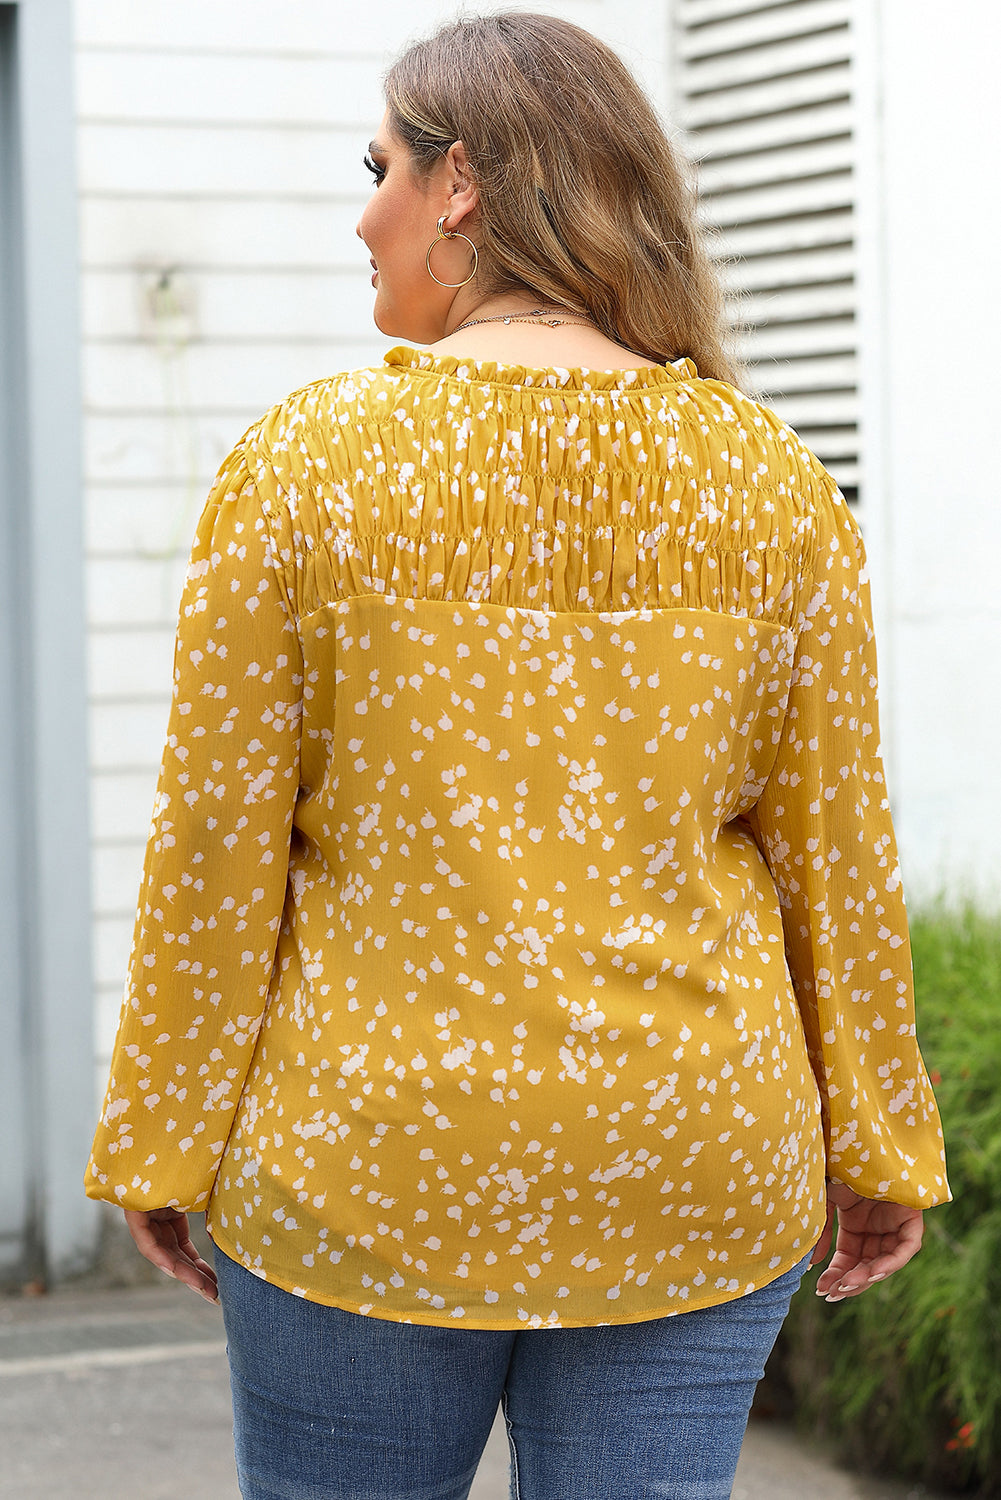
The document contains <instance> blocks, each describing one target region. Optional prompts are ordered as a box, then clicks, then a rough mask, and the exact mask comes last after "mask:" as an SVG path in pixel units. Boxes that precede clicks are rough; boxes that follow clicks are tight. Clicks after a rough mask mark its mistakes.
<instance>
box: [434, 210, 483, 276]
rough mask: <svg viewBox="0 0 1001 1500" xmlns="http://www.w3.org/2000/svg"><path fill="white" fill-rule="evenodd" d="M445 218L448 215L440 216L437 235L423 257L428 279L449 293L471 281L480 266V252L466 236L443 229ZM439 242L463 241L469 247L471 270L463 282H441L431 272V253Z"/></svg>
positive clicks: (453, 230)
mask: <svg viewBox="0 0 1001 1500" xmlns="http://www.w3.org/2000/svg"><path fill="white" fill-rule="evenodd" d="M447 218H448V214H442V216H441V218H440V219H439V220H438V233H437V234H436V235H435V237H434V239H433V240H432V241H431V243H430V245H429V246H428V253H427V255H426V256H425V257H424V264H425V265H426V266H427V268H428V275H429V276H430V278H431V280H432V281H437V282H438V285H439V286H447V287H448V288H449V289H450V290H451V291H455V290H456V288H457V287H460V286H468V285H469V283H470V282H471V281H472V279H473V277H474V276H475V275H476V272H477V270H478V268H479V264H480V252H479V251H478V250H477V248H476V246H475V245H474V244H473V242H472V240H471V239H470V238H469V235H468V234H460V233H459V231H458V229H451V230H449V229H446V228H445V220H446V219H447ZM439 240H465V242H466V244H467V245H468V246H469V248H470V250H472V252H473V269H472V270H471V271H470V273H469V275H468V276H467V277H466V279H465V281H441V280H439V278H438V277H437V276H436V275H435V274H434V272H433V271H432V269H431V251H432V250H433V249H434V247H435V245H437V243H438V241H439Z"/></svg>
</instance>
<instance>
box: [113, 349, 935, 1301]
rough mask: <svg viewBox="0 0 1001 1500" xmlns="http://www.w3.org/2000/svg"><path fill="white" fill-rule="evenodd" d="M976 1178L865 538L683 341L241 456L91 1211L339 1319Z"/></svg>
mask: <svg viewBox="0 0 1001 1500" xmlns="http://www.w3.org/2000/svg"><path fill="white" fill-rule="evenodd" d="M825 1170H826V1171H827V1172H828V1173H829V1174H830V1175H831V1176H833V1177H835V1178H838V1179H840V1180H841V1181H844V1182H847V1183H849V1184H850V1185H851V1186H852V1187H853V1188H855V1189H857V1190H858V1191H859V1192H860V1193H863V1194H865V1195H867V1196H869V1197H874V1198H881V1197H888V1198H892V1199H895V1200H897V1201H899V1202H902V1203H907V1204H910V1205H920V1206H927V1205H931V1204H934V1203H939V1202H942V1201H944V1200H945V1199H947V1197H948V1188H947V1186H946V1179H945V1167H944V1162H943V1148H942V1136H941V1130H940V1126H939V1120H938V1115H937V1112H936V1108H935V1104H934V1101H933V1098H932V1094H931V1090H930V1087H929V1083H928V1079H927V1077H926V1074H925V1070H924V1068H923V1065H922V1062H921V1058H920V1055H919V1053H918V1048H917V1043H916V1041H915V1033H914V1015H913V1009H912V996H911V985H910V964H909V956H908V942H907V932H906V922H905V916H904V905H903V899H902V896H901V890H900V878H899V874H898V870H897V860H896V853H895V848H894V841H893V833H892V829H891V824H890V816H889V811H888V804H887V798H886V791H885V787H884V781H883V772H882V769H881V765H880V760H879V752H878V730H877V719H876V679H875V666H874V655H873V644H872V633H871V627H870V620H869V612H868V602H867V592H866V586H865V582H864V568H863V555H862V544H861V541H860V538H859V534H858V531H857V529H856V525H855V522H854V521H853V519H852V517H851V515H850V514H849V512H848V510H847V508H846V506H845V504H844V501H843V500H842V498H841V496H840V495H839V494H838V491H837V490H836V488H835V486H834V484H833V481H832V480H831V479H830V478H829V477H828V475H827V474H825V472H824V471H823V469H822V468H821V467H820V466H819V465H818V463H817V461H816V459H814V458H813V457H812V456H811V455H810V453H809V452H807V450H806V449H805V448H804V447H803V445H802V444H801V443H800V441H799V440H798V439H797V437H796V436H795V434H794V433H793V432H791V431H790V430H789V429H788V428H787V427H785V426H784V425H783V424H782V423H781V422H780V421H779V419H778V418H777V417H776V416H775V415H774V414H773V413H771V412H769V411H767V410H765V409H763V408H762V407H760V406H758V405H756V404H755V403H753V402H752V401H750V400H748V399H747V398H745V397H744V396H741V395H739V394H738V393H737V392H735V391H734V390H733V389H732V388H731V387H729V386H727V385H723V384H721V383H719V382H716V381H712V380H702V379H699V378H698V376H697V374H696V371H695V369H694V366H692V365H691V364H690V363H689V362H688V361H685V360H682V361H679V362H678V363H677V365H674V366H668V367H666V368H663V369H653V370H639V371H628V372H622V371H619V372H614V371H613V372H595V371H583V372H582V371H580V370H570V371H567V370H528V369H523V368H516V367H509V366H498V365H494V364H489V363H479V364H472V363H470V362H466V361H460V360H457V359H455V358H436V357H434V356H433V355H431V354H429V353H427V352H424V351H418V350H414V349H410V348H404V347H400V348H397V349H394V350H393V351H392V352H391V353H390V354H389V355H388V356H387V359H386V362H385V365H384V366H382V367H379V368H375V369H369V370H361V371H354V372H351V373H349V374H340V375H337V376H334V377H333V378H331V379H329V380H324V381H320V382H319V383H317V384H314V385H311V386H308V387H306V388H305V389H304V390H302V391H299V392H296V393H295V394H294V395H292V396H290V397H289V398H288V399H287V400H286V401H284V402H283V403H282V404H281V405H280V406H277V407H276V408H274V410H272V411H271V412H269V413H268V414H267V416H265V417H264V418H263V419H262V421H261V422H259V423H258V424H257V425H256V426H255V427H253V428H252V429H251V430H250V431H249V433H248V434H247V435H246V436H245V438H244V439H243V441H242V442H241V443H240V444H239V445H238V446H237V447H236V449H235V450H234V452H233V453H232V455H231V456H230V458H229V459H228V460H227V462H226V463H225V465H224V466H223V469H222V471H221V473H220V475H219V478H218V480H217V482H216V484H215V487H214V489H213V491H212V494H211V496H210V499H209V502H208V505H207V507H206V510H205V512H204V515H203V517H202V520H201V524H200V526H199V529H198V534H197V539H196V542H195V547H194V552H193V555H192V560H191V566H190V570H189V573H188V579H187V584H186V588H185V593H184V598H183V601H182V606H181V617H180V628H179V634H178V643H177V654H176V662H175V673H174V698H173V708H172V713H171V719H170V728H169V735H168V739H167V746H166V750H165V752H164V759H163V767H162V772H161V776H160V785H159V791H158V795H157V800H156V807H155V811H154V815H153V825H152V829H151V834H150V841H149V847H148V853H147V858H146V867H145V874H144V881H143V887H142V893H141V897H140V903H139V912H138V918H137V925H136V934H135V942H134V946H133V952H132V958H131V965H130V975H129V981H128V987H127V993H126V998H125V1004H124V1009H123V1013H122V1021H121V1027H120V1031H119V1035H118V1040H117V1045H116V1048H115V1054H114V1060H113V1064H112V1072H111V1081H110V1084H109V1088H108V1094H107V1099H106V1102H105V1106H104V1113H103V1117H102V1121H101V1125H100V1128H99V1129H98V1132H97V1138H96V1141H95V1145H94V1154H93V1159H92V1162H91V1165H90V1169H89V1175H88V1191H89V1192H90V1194H91V1195H92V1196H94V1197H97V1198H105V1199H107V1200H109V1201H110V1202H113V1203H118V1204H121V1205H122V1206H124V1207H130V1208H156V1207H160V1206H163V1205H167V1204H173V1205H177V1206H179V1207H181V1208H191V1209H207V1211H208V1216H209V1223H210V1227H211V1232H212V1235H213V1237H214V1238H215V1240H216V1243H217V1244H218V1245H219V1247H220V1248H221V1249H222V1250H224V1251H225V1252H226V1254H227V1255H229V1256H231V1257H233V1258H234V1259H236V1260H238V1261H241V1262H242V1263H243V1264H244V1265H246V1266H248V1267H250V1268H251V1269H252V1270H254V1271H256V1272H258V1273H259V1274H260V1275H261V1276H263V1277H265V1278H266V1279H267V1280H269V1281H271V1282H274V1283H275V1284H277V1285H278V1286H281V1287H285V1288H287V1289H288V1290H290V1291H293V1292H296V1293H298V1294H300V1295H303V1296H306V1297H308V1298H312V1299H314V1300H316V1301H318V1302H326V1303H331V1304H334V1305H336V1306H338V1307H342V1308H346V1309H349V1310H353V1311H355V1312H359V1313H371V1314H374V1315H375V1316H377V1317H385V1318H390V1319H397V1320H413V1321H417V1322H424V1323H433V1324H441V1325H450V1326H452V1325H458V1326H462V1327H468V1328H518V1327H543V1326H547V1327H548V1326H555V1325H564V1326H569V1325H575V1324H578V1325H579V1324H594V1323H602V1322H625V1321H635V1320H640V1319H644V1318H652V1317H656V1316H661V1315H664V1314H667V1313H673V1312H678V1311H681V1310H683V1309H686V1308H693V1307H699V1306H703V1305H706V1304H711V1303H717V1302H723V1301H726V1300H728V1299H730V1298H734V1297H738V1296H741V1295H742V1294H744V1293H746V1292H749V1291H751V1290H753V1289H754V1288H755V1287H758V1286H761V1285H763V1284H764V1283H767V1282H768V1281H770V1280H772V1279H774V1278H775V1277H776V1276H778V1275H779V1274H781V1273H782V1272H783V1271H784V1270H786V1269H788V1268H789V1267H790V1266H792V1265H793V1264H794V1263H795V1262H797V1261H798V1260H799V1259H800V1258H801V1257H802V1256H803V1255H804V1253H805V1252H806V1251H807V1250H808V1249H809V1247H810V1246H811V1245H812V1244H813V1243H814V1241H815V1240H816V1238H817V1236H818V1234H819V1232H820V1229H821V1226H822V1223H823V1218H824V1175H825Z"/></svg>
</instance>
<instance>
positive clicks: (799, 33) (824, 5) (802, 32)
mask: <svg viewBox="0 0 1001 1500" xmlns="http://www.w3.org/2000/svg"><path fill="white" fill-rule="evenodd" d="M851 12H852V5H851V0H813V3H812V4H809V5H784V6H781V7H777V8H776V9H774V10H771V11H765V12H764V13H760V12H757V11H752V12H751V13H750V14H749V15H743V16H721V17H719V18H718V19H717V20H716V21H715V23H714V24H713V25H701V26H690V27H689V28H688V29H687V30H686V32H685V33H684V36H683V38H682V41H681V46H680V48H679V52H680V55H681V57H682V58H684V59H685V61H686V62H688V61H690V62H695V61H697V60H698V59H699V58H702V57H706V56H712V55H718V54H719V53H722V52H735V51H737V50H738V49H740V48H749V47H760V46H761V45H762V44H763V43H765V42H779V41H786V40H789V39H792V38H798V37H803V36H809V35H810V34H811V33H814V32H818V31H821V30H822V29H823V28H826V27H833V26H838V27H841V26H847V25H848V24H849V23H850V21H851ZM702 19H703V20H704V19H705V18H704V17H703V18H702Z"/></svg>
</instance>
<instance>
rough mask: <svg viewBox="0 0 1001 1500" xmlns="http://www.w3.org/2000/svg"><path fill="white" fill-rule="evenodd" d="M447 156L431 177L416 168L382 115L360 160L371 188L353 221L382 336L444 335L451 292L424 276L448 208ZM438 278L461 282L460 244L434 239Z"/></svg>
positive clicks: (463, 250) (464, 252)
mask: <svg viewBox="0 0 1001 1500" xmlns="http://www.w3.org/2000/svg"><path fill="white" fill-rule="evenodd" d="M451 157H452V153H449V155H448V156H446V157H443V158H442V160H441V163H440V165H439V166H436V167H435V168H434V169H433V170H432V171H431V172H430V174H428V175H426V176H425V174H424V173H423V172H420V171H418V170H415V164H414V158H413V155H412V153H411V151H410V148H409V146H407V144H406V143H405V142H404V141H401V140H400V139H399V138H398V137H397V136H395V135H394V134H393V132H392V131H391V130H390V128H389V120H388V115H384V116H383V119H382V123H381V124H380V126H379V129H378V130H377V132H376V134H375V137H374V139H373V140H372V142H371V144H370V145H369V150H368V155H367V156H366V158H365V163H366V166H367V167H368V169H369V171H370V172H371V173H372V176H373V179H374V183H375V186H374V189H373V192H372V196H371V198H370V199H369V201H368V204H367V205H366V208H365V211H364V213H363V214H362V216H361V218H360V219H359V221H358V228H357V234H358V237H359V238H360V239H362V240H364V242H365V244H366V245H367V246H368V249H369V251H370V254H371V259H372V267H373V272H374V274H373V277H372V284H373V286H374V287H375V290H376V297H375V308H374V311H373V316H374V318H375V325H376V327H377V328H378V329H379V330H380V332H381V333H386V334H389V335H390V337H391V338H404V339H410V340H412V341H413V342H414V343H421V344H428V343H434V342H435V340H437V339H440V338H441V337H442V335H443V333H444V332H445V326H444V325H445V319H446V317H447V314H448V310H449V308H450V307H451V304H452V300H453V298H454V296H455V293H454V292H453V291H449V290H447V289H443V288H441V287H439V286H438V285H437V284H436V283H435V282H434V281H433V280H432V279H431V277H430V276H429V275H428V272H427V263H426V257H427V252H428V247H429V245H431V243H432V242H433V241H434V239H435V236H436V234H437V227H438V220H439V218H440V217H441V215H442V214H448V213H449V212H450V211H452V212H453V213H454V187H455V175H456V174H455V167H454V163H453V161H452V160H451ZM432 265H433V266H434V271H435V275H436V276H440V277H441V278H442V280H445V281H454V282H458V281H461V280H462V278H463V277H464V276H465V275H467V273H468V269H469V250H468V246H467V245H466V244H465V241H462V240H460V241H457V242H456V243H455V244H452V243H449V242H447V241H439V243H438V244H437V246H436V247H435V250H434V258H433V260H432Z"/></svg>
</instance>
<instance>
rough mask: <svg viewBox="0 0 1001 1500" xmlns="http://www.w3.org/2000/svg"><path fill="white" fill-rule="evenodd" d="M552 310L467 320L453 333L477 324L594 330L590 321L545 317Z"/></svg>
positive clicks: (503, 314)
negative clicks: (530, 325) (536, 325)
mask: <svg viewBox="0 0 1001 1500" xmlns="http://www.w3.org/2000/svg"><path fill="white" fill-rule="evenodd" d="M551 311H552V309H548V308H545V307H533V308H532V310H531V312H526V313H522V314H521V315H520V316H519V315H518V314H517V313H495V314H494V316H493V317H492V318H468V319H467V320H466V322H465V323H460V324H459V326H458V328H453V329H452V332H453V333H461V332H462V330H463V329H464V328H475V327H476V325H477V324H478V323H533V324H538V323H542V324H543V325H544V326H545V327H546V328H596V327H597V324H596V323H593V322H591V321H590V320H589V321H588V322H586V323H580V322H577V321H576V320H575V319H573V318H560V317H547V316H546V314H547V312H551Z"/></svg>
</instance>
